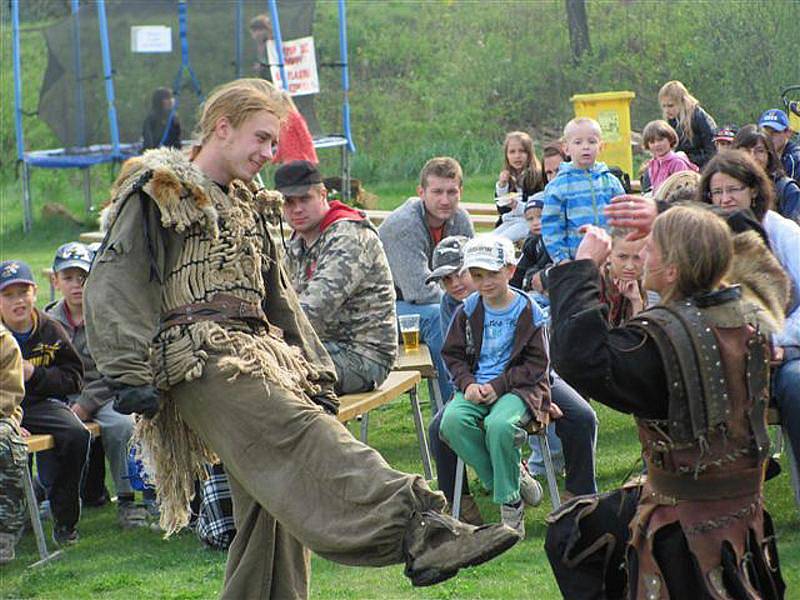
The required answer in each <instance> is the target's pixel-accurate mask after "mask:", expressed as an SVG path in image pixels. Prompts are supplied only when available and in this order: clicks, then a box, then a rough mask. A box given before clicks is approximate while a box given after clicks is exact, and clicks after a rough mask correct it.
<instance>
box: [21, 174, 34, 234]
mask: <svg viewBox="0 0 800 600" xmlns="http://www.w3.org/2000/svg"><path fill="white" fill-rule="evenodd" d="M32 227H33V207H32V206H31V172H30V167H29V166H28V163H27V162H25V161H24V160H23V161H22V230H23V231H24V232H25V233H30V231H31V228H32Z"/></svg>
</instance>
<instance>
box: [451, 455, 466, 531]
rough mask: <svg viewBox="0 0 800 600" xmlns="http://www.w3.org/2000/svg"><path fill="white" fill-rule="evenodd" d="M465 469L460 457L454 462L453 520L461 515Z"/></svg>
mask: <svg viewBox="0 0 800 600" xmlns="http://www.w3.org/2000/svg"><path fill="white" fill-rule="evenodd" d="M466 473H467V467H466V466H465V465H464V461H463V460H461V457H459V458H458V460H457V461H456V481H455V484H454V485H453V518H454V519H457V518H458V516H459V515H460V514H461V490H462V489H464V477H465V476H466Z"/></svg>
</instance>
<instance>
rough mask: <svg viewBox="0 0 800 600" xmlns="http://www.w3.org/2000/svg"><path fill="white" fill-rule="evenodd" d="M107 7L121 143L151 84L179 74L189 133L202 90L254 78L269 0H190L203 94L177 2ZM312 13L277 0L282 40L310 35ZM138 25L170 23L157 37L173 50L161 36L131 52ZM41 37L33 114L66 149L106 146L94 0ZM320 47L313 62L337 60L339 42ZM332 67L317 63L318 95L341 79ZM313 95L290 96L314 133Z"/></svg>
mask: <svg viewBox="0 0 800 600" xmlns="http://www.w3.org/2000/svg"><path fill="white" fill-rule="evenodd" d="M105 6H106V10H105V11H106V15H107V31H108V39H109V44H110V54H111V63H112V68H113V81H114V90H115V98H116V102H115V105H116V113H117V120H118V126H119V141H120V143H121V144H136V143H138V142H139V141H140V140H141V138H142V124H143V122H144V120H145V117H146V116H147V113H148V111H149V109H150V97H151V95H152V93H153V91H154V90H155V89H156V88H158V87H168V88H173V87H174V86H175V84H176V82H178V81H179V86H178V89H177V90H175V91H176V92H177V98H178V116H179V118H180V121H181V127H182V130H183V137H184V138H188V137H189V136H190V134H191V132H192V131H193V130H194V126H195V121H196V115H197V108H198V106H199V104H200V103H201V102H202V98H203V97H204V96H205V95H207V94H208V93H209V92H210V91H211V90H212V89H213V88H214V87H215V86H217V85H219V84H221V83H224V82H226V81H229V80H231V79H233V78H235V77H237V76H245V77H246V76H255V75H254V73H255V70H254V69H255V67H254V63H255V62H256V56H257V48H256V42H255V41H254V40H253V39H252V38H251V36H250V34H249V30H248V23H249V22H250V20H251V19H252V18H253V17H255V16H257V15H260V14H269V11H268V7H267V2H266V0H258V1H256V0H240V1H238V2H228V1H220V0H190V1H189V2H187V3H186V5H185V7H186V21H187V27H186V33H187V41H188V49H189V51H188V59H189V66H190V67H191V69H192V70H193V71H194V74H195V75H196V81H197V82H198V83H199V88H200V89H199V91H198V90H197V89H196V87H195V85H194V84H193V78H192V77H191V75H190V73H189V70H188V69H186V68H184V66H183V65H184V64H185V63H184V62H182V53H181V35H180V34H181V29H180V26H179V2H178V1H177V0H133V1H131V0H107V1H106V4H105ZM314 13H315V2H314V0H285V1H282V2H281V1H279V2H278V14H279V19H280V32H281V37H282V39H283V40H284V43H285V42H286V40H293V39H297V38H301V37H305V36H311V35H313V31H312V29H313V23H314ZM143 26H151V27H152V26H160V27H166V28H169V30H168V34H165V35H164V36H163V37H164V38H165V39H168V40H170V43H168V44H166V46H171V50H169V51H164V48H165V47H166V46H164V40H163V39H162V47H161V48H159V49H160V50H161V51H158V52H142V51H134V48H133V46H134V44H133V43H132V30H131V28H133V27H143ZM162 31H166V30H162ZM45 37H46V41H47V49H48V64H47V70H46V73H45V76H44V80H43V83H42V88H41V92H40V97H39V109H38V114H39V117H40V118H41V119H43V120H44V121H46V122H47V124H48V125H49V126H50V127H51V128H52V129H53V131H54V132H55V134H56V136H57V137H58V138H59V140H60V141H61V143H62V144H63V147H64V148H65V149H70V148H74V149H77V148H87V147H90V146H93V145H103V144H108V143H109V140H110V133H109V123H108V118H107V114H108V103H107V100H106V92H105V80H104V76H103V73H104V70H103V56H102V52H101V44H100V33H99V27H98V12H97V5H96V3H94V2H85V3H84V2H81V5H80V10H79V12H78V14H77V18H75V16H69V17H67V18H65V19H63V20H62V21H60V22H58V23H56V24H54V25H52V26H51V27H49V28H48V29H47V30H46V31H45ZM316 46H317V65H318V66H319V64H320V63H323V62H325V61H326V60H327V61H328V62H334V63H335V62H336V60H337V56H336V53H337V52H338V45H337V42H336V40H328V41H327V42H326V43H325V44H320V43H319V41H317V44H316ZM322 48H324V49H325V51H327V52H328V54H329V55H328V56H320V50H321V49H322ZM139 50H141V47H140V48H139ZM318 70H319V69H318ZM329 71H335V73H330V74H328V75H327V76H323V72H322V70H319V72H320V88H321V89H322V90H323V93H324V92H325V85H326V84H328V83H330V82H332V81H334V80H335V79H334V78H337V77H338V69H329ZM337 87H338V86H337ZM330 89H331V88H330V87H329V88H328V90H330ZM314 100H315V95H305V96H295V97H294V101H295V103H296V104H297V106H298V109H299V110H300V112H301V113H302V114H303V116H304V117H305V118H306V121H307V122H308V125H309V128H310V129H311V132H312V134H313V135H314V136H315V137H317V136H320V135H322V134H323V131H322V130H321V128H320V125H319V123H318V121H317V118H316V114H315V107H314Z"/></svg>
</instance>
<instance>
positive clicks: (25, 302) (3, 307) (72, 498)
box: [0, 260, 91, 545]
mask: <svg viewBox="0 0 800 600" xmlns="http://www.w3.org/2000/svg"><path fill="white" fill-rule="evenodd" d="M35 304H36V282H35V281H34V279H33V273H32V272H31V268H30V267H29V266H28V265H26V264H25V263H24V262H22V261H20V260H7V261H5V262H3V263H0V318H2V320H3V324H4V325H5V326H6V327H7V328H8V329H9V330H10V331H11V334H12V335H13V336H14V339H16V341H17V344H18V345H19V347H20V350H21V351H22V359H23V360H22V370H23V378H24V380H25V397H24V398H23V400H22V411H23V417H22V427H23V428H24V429H26V430H28V431H29V432H30V433H37V434H38V433H42V434H50V435H52V436H53V437H54V438H55V449H54V450H53V452H54V454H55V462H56V469H55V473H54V474H53V480H52V482H51V484H52V485H51V486H50V489H49V494H48V497H49V500H50V507H51V510H52V511H53V520H54V521H55V523H54V526H53V539H54V541H55V542H56V543H57V544H60V545H61V544H72V543H74V542H76V541H77V540H78V531H77V529H76V525H77V524H78V519H79V517H80V499H79V490H80V484H81V475H82V473H83V469H84V465H85V464H86V457H87V454H88V452H89V440H90V439H91V434H90V433H89V431H88V430H87V429H86V428H85V427H84V426H83V424H82V423H81V422H80V421H79V420H78V419H77V418H75V415H74V414H73V413H72V411H71V410H70V409H69V407H68V406H67V404H66V399H67V396H68V395H70V394H76V393H78V392H79V391H80V388H81V384H82V378H83V366H82V364H81V359H80V357H79V356H78V354H77V353H76V352H75V348H73V346H72V344H71V343H70V341H69V337H68V336H67V333H66V331H64V328H63V327H62V326H61V325H60V324H59V323H58V322H56V321H55V320H54V319H52V318H50V317H49V316H47V315H46V314H45V313H43V312H40V311H39V310H38V309H37V308H36V306H35Z"/></svg>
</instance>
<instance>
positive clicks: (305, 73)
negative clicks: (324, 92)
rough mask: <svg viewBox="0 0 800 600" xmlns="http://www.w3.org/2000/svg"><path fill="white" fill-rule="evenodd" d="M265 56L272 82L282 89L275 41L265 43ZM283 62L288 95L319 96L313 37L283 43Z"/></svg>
mask: <svg viewBox="0 0 800 600" xmlns="http://www.w3.org/2000/svg"><path fill="white" fill-rule="evenodd" d="M267 54H268V55H269V63H270V65H271V66H270V71H271V73H272V81H273V83H275V85H276V86H278V87H279V88H283V84H282V83H281V69H280V67H279V66H278V51H277V49H276V47H275V40H269V41H268V42H267ZM283 61H284V65H285V69H286V79H288V80H289V94H291V95H292V96H305V95H308V94H319V76H318V74H317V53H316V51H315V49H314V38H313V37H311V36H309V37H304V38H297V39H296V40H287V41H284V42H283Z"/></svg>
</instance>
